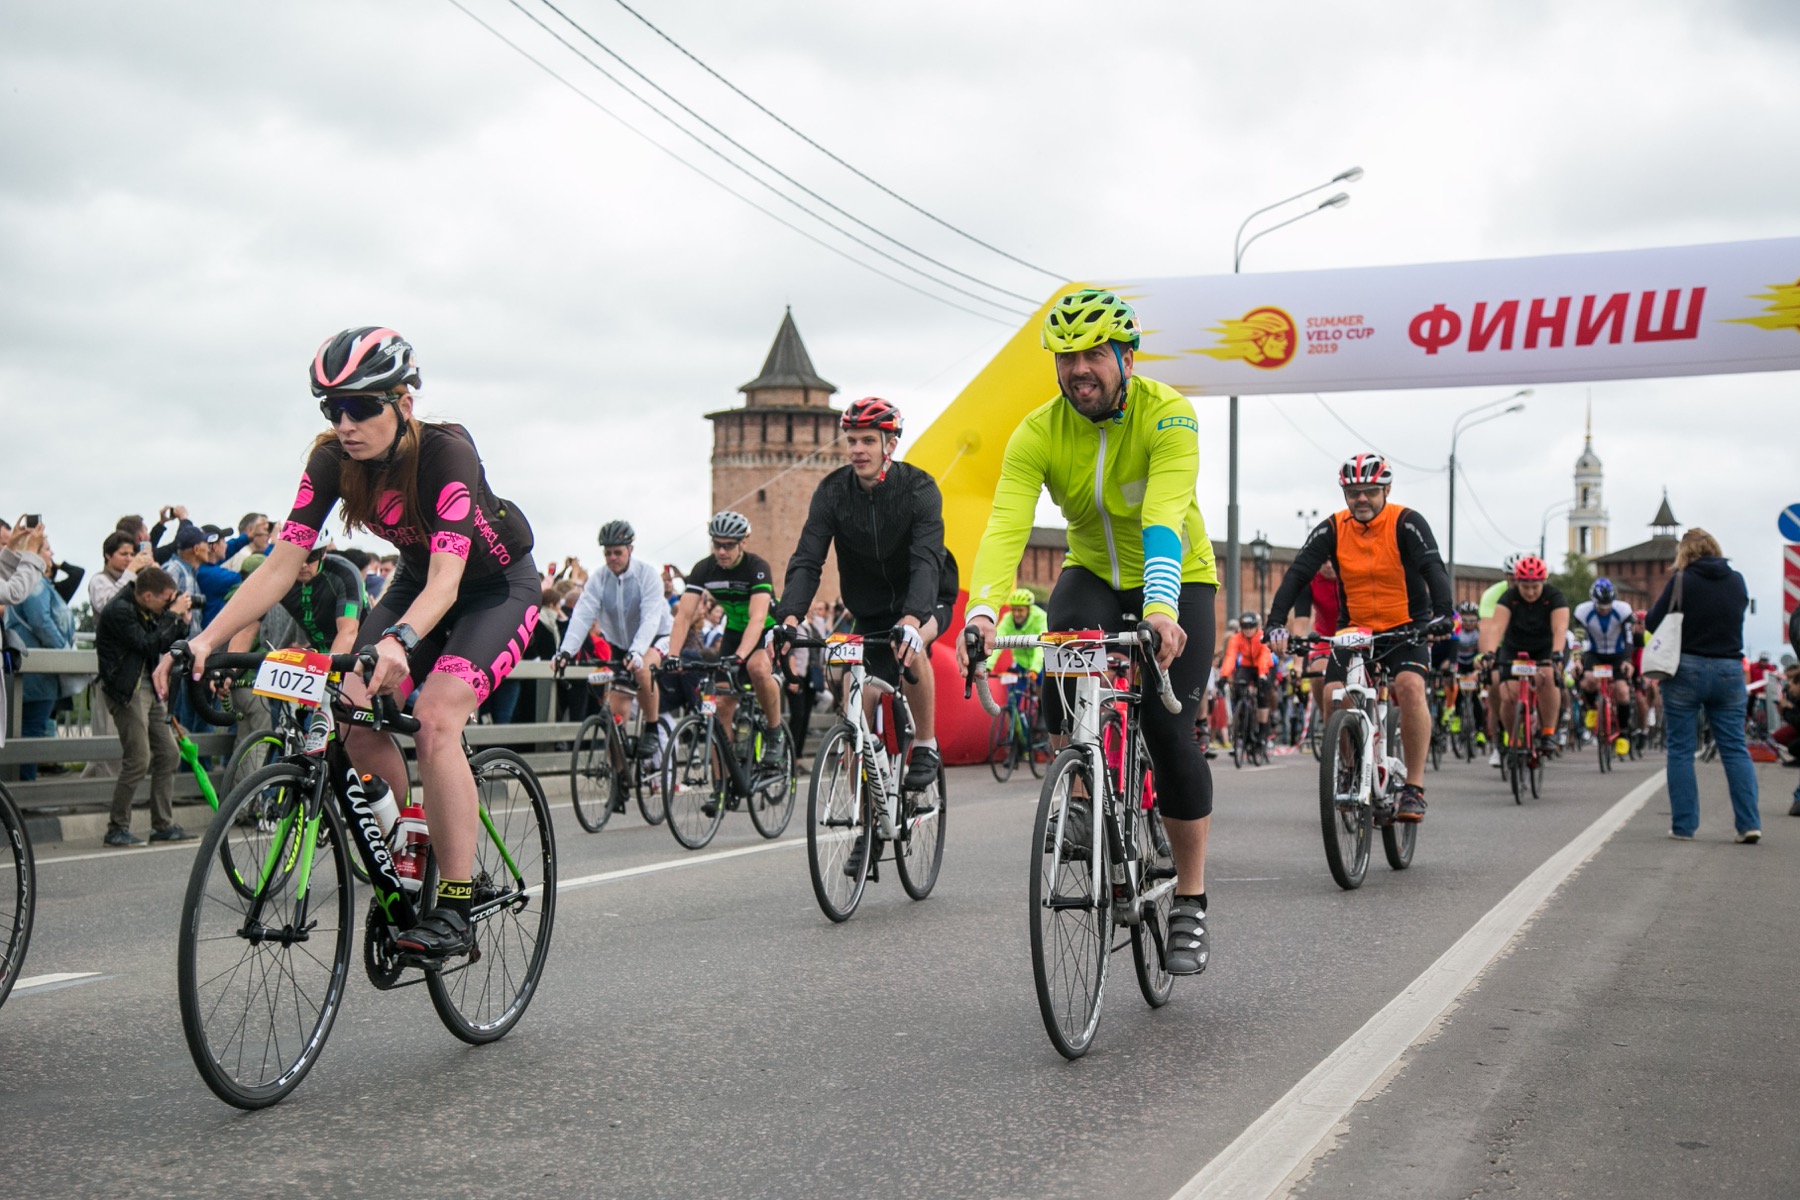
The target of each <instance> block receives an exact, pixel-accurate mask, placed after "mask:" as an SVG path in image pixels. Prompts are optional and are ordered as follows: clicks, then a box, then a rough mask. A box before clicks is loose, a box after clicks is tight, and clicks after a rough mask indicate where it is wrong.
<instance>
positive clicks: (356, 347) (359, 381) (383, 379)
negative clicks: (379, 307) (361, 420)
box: [307, 325, 419, 400]
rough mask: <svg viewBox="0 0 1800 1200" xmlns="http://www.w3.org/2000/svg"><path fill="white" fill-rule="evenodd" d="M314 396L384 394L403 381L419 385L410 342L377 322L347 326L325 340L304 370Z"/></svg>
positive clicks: (394, 388)
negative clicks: (306, 369) (349, 327)
mask: <svg viewBox="0 0 1800 1200" xmlns="http://www.w3.org/2000/svg"><path fill="white" fill-rule="evenodd" d="M307 380H308V382H310V383H311V384H312V393H313V395H315V396H317V397H319V398H320V399H321V400H323V399H324V398H325V397H327V396H348V395H354V394H358V393H362V394H369V393H374V394H377V395H379V394H384V393H387V392H392V391H395V390H396V389H398V388H399V387H401V386H402V385H403V384H411V385H413V386H414V387H418V386H419V367H418V364H417V363H415V362H414V361H413V348H412V343H411V342H409V341H407V340H406V339H405V338H403V337H401V336H400V335H399V334H398V333H395V332H394V331H393V330H392V329H386V328H383V327H382V326H380V325H362V326H359V327H357V328H355V329H346V330H344V332H342V333H340V334H337V335H336V336H334V337H329V338H327V339H325V343H324V345H322V346H320V347H319V350H318V353H316V354H314V355H313V360H312V368H311V369H310V370H309V371H307Z"/></svg>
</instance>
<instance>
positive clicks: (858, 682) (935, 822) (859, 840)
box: [777, 628, 1004, 922]
mask: <svg viewBox="0 0 1800 1200" xmlns="http://www.w3.org/2000/svg"><path fill="white" fill-rule="evenodd" d="M777 636H779V637H782V638H783V639H784V640H786V641H788V642H790V643H791V644H792V645H793V646H795V647H796V648H799V649H814V650H820V651H823V653H824V655H825V665H826V667H827V668H830V667H833V666H838V667H843V668H845V670H844V689H843V695H844V703H843V708H842V714H843V715H842V717H841V718H840V719H839V720H838V722H837V723H836V724H835V725H833V726H832V727H831V728H830V729H829V730H827V731H826V733H825V736H824V737H823V738H822V739H821V740H820V742H819V753H818V755H817V756H816V757H815V758H814V759H813V770H812V783H811V787H810V789H809V790H808V794H807V799H806V857H807V867H808V869H809V871H810V872H811V875H812V886H813V896H814V897H815V898H816V899H817V900H818V902H819V909H820V911H821V912H823V913H824V914H825V915H826V916H827V917H829V918H831V920H832V921H834V922H843V921H848V920H849V919H850V917H851V915H852V914H853V913H855V912H856V906H857V905H858V904H859V903H861V901H862V897H863V891H864V889H865V888H866V887H867V886H868V884H869V883H870V882H871V881H874V880H877V879H879V878H880V872H879V864H880V862H881V860H882V857H883V856H884V855H886V856H887V857H888V858H889V859H891V860H892V862H893V864H894V867H895V871H896V873H897V874H898V875H899V876H900V886H901V887H902V888H904V889H905V890H906V894H907V895H908V896H911V897H912V898H913V899H914V900H923V899H925V897H927V896H929V895H930V894H931V889H932V888H933V887H935V886H936V885H937V878H938V869H939V868H940V867H941V866H942V865H943V861H944V829H945V823H946V814H945V808H946V804H947V797H946V795H945V792H944V768H943V767H942V766H939V767H938V772H937V779H936V781H935V783H934V784H933V785H932V787H930V788H929V789H925V790H923V791H915V790H913V789H910V788H908V787H907V786H906V763H907V759H908V757H909V756H910V755H911V753H912V746H913V728H914V726H913V720H912V710H911V709H910V708H908V707H907V704H906V697H905V696H904V695H903V694H901V692H900V690H899V689H898V688H895V687H894V686H893V685H891V684H889V683H888V682H887V681H886V680H883V679H879V678H877V677H875V676H873V675H870V674H869V673H868V670H867V668H866V667H865V666H864V664H863V654H864V651H865V649H866V648H867V647H868V646H870V645H883V644H885V645H888V646H893V645H896V644H898V643H899V641H900V639H901V637H902V636H903V635H902V634H901V632H900V630H899V629H898V628H894V629H887V630H882V631H880V632H876V633H863V634H842V633H840V634H833V635H832V636H830V637H829V638H825V639H822V640H821V639H815V638H796V637H793V636H791V635H785V634H779V633H778V634H777ZM927 669H929V668H927ZM902 671H903V673H904V675H905V678H906V680H907V682H908V683H911V682H913V680H914V678H915V677H914V675H913V673H912V669H911V668H910V667H908V668H902ZM870 692H873V693H874V694H875V695H876V696H877V697H882V696H886V697H888V698H890V700H891V702H892V704H893V726H892V740H891V741H889V740H888V739H887V738H885V737H884V736H883V734H882V733H881V732H879V731H877V730H874V729H871V728H870V727H869V719H868V713H867V710H866V706H865V700H866V699H867V697H868V694H869V693H870ZM989 704H990V705H991V704H992V697H990V698H989ZM994 711H995V714H996V716H997V717H998V716H1004V712H1003V711H1002V710H1000V709H998V708H996V709H995V710H994Z"/></svg>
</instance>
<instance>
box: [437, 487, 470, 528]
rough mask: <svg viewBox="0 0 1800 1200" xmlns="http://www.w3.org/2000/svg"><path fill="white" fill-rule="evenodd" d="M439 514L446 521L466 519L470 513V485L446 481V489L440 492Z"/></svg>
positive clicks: (438, 500)
mask: <svg viewBox="0 0 1800 1200" xmlns="http://www.w3.org/2000/svg"><path fill="white" fill-rule="evenodd" d="M437 515H438V516H439V517H441V518H443V519H444V520H446V521H462V520H466V519H467V518H468V515H469V488H468V485H467V484H462V483H446V484H445V485H444V490H443V491H441V492H439V493H438V498H437Z"/></svg>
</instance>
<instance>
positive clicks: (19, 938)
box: [0, 787, 37, 1004]
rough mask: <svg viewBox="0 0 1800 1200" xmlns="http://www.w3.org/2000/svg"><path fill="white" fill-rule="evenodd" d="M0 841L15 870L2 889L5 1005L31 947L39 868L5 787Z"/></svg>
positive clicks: (0, 990) (0, 964) (0, 993)
mask: <svg viewBox="0 0 1800 1200" xmlns="http://www.w3.org/2000/svg"><path fill="white" fill-rule="evenodd" d="M0 837H4V838H5V839H6V845H7V850H8V852H9V853H10V854H11V855H12V860H11V861H12V870H13V878H12V885H11V886H10V887H3V888H0V1004H5V1003H6V998H7V996H9V995H11V994H12V990H13V984H15V983H17V982H18V979H19V974H20V972H21V970H22V969H23V968H24V966H25V951H26V950H27V949H29V948H30V946H31V918H32V915H33V913H34V912H35V911H36V909H37V865H36V860H35V859H33V858H32V855H31V839H30V838H29V837H27V836H26V835H25V817H24V814H23V813H21V812H20V811H19V808H18V806H17V805H16V804H14V803H13V798H12V794H11V793H9V792H8V791H7V790H6V789H5V788H4V787H0Z"/></svg>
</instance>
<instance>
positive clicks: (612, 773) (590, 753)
mask: <svg viewBox="0 0 1800 1200" xmlns="http://www.w3.org/2000/svg"><path fill="white" fill-rule="evenodd" d="M624 760H625V754H624V747H623V746H622V745H621V744H620V742H619V731H618V728H617V726H615V725H614V724H613V719H612V716H611V715H610V714H609V713H608V712H607V711H606V710H605V709H602V710H601V711H600V712H598V713H595V714H594V715H593V716H591V717H589V718H588V719H587V720H585V721H583V722H582V723H581V732H580V733H578V734H576V735H575V749H574V750H573V751H572V752H571V753H570V755H569V799H571V800H572V801H574V803H575V819H576V820H577V821H578V822H580V823H581V827H582V828H583V829H585V830H587V831H588V832H589V833H599V832H600V831H601V830H602V829H604V828H605V827H606V822H607V821H608V820H610V819H611V818H612V813H613V802H614V801H615V800H616V799H617V798H618V797H619V795H620V790H619V789H620V788H622V787H623V786H624V781H623V780H622V779H621V778H620V774H619V767H620V765H621V764H622V763H623V762H624Z"/></svg>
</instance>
